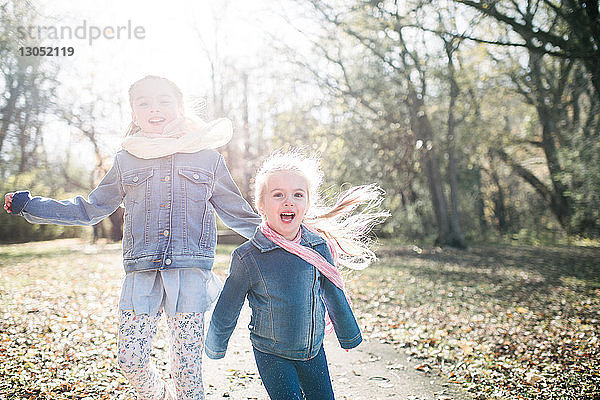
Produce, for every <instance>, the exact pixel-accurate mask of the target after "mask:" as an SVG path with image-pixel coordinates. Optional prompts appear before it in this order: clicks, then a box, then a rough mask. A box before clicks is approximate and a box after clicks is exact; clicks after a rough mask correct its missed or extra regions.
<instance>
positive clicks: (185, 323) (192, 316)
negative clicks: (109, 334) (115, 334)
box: [118, 310, 204, 400]
mask: <svg viewBox="0 0 600 400" xmlns="http://www.w3.org/2000/svg"><path fill="white" fill-rule="evenodd" d="M160 317H161V313H160V312H159V313H158V314H157V315H154V316H149V315H147V314H138V315H136V314H135V313H134V312H133V311H125V310H121V311H120V315H119V344H118V351H119V355H118V362H119V366H120V367H121V371H122V372H123V374H124V375H125V377H126V378H127V379H128V380H129V382H130V383H131V385H132V386H133V387H134V388H135V390H136V391H137V392H138V395H139V399H140V400H162V399H163V398H164V395H165V394H164V393H165V392H164V391H165V382H164V381H163V380H162V379H161V378H160V376H159V374H158V371H157V370H156V367H155V366H154V365H153V364H151V363H150V351H151V350H152V339H153V338H154V336H155V335H156V327H157V323H158V320H159V319H160ZM167 325H168V326H169V331H170V345H171V371H172V375H173V380H174V381H175V388H176V391H177V399H179V400H201V399H204V387H203V385H202V349H203V345H204V314H203V313H176V314H175V316H170V315H167Z"/></svg>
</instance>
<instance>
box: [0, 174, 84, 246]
mask: <svg viewBox="0 0 600 400" xmlns="http://www.w3.org/2000/svg"><path fill="white" fill-rule="evenodd" d="M22 189H23V190H29V191H30V193H31V195H32V196H43V197H52V198H57V199H59V200H60V199H65V198H70V197H74V196H75V195H77V193H68V192H66V190H67V189H69V185H68V184H67V183H66V182H65V179H64V176H62V175H61V174H60V173H59V171H58V169H57V168H55V167H52V166H48V167H45V168H37V169H33V170H31V171H29V172H25V173H22V174H17V175H13V176H11V177H10V178H9V179H8V180H7V181H5V182H3V184H2V185H1V186H0V191H1V192H2V198H4V193H7V192H14V191H16V190H22ZM0 226H1V227H2V228H1V229H0V242H5V243H6V242H9V243H11V242H28V241H37V240H48V239H57V238H68V237H82V236H87V235H89V230H90V229H91V228H86V227H81V226H61V225H52V224H48V225H46V224H30V223H29V222H27V221H26V220H25V218H23V217H21V216H15V215H10V214H7V213H5V212H4V210H3V212H2V213H0Z"/></svg>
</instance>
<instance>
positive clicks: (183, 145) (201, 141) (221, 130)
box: [121, 117, 233, 159]
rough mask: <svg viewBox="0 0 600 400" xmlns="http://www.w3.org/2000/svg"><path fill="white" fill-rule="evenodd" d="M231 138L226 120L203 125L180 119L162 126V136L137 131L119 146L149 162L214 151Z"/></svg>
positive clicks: (196, 121)
mask: <svg viewBox="0 0 600 400" xmlns="http://www.w3.org/2000/svg"><path fill="white" fill-rule="evenodd" d="M232 135H233V127H232V124H231V121H230V120H229V119H227V118H219V119H216V120H214V121H211V122H204V121H203V120H201V119H199V118H190V117H179V118H177V119H175V120H174V121H173V122H171V123H169V124H168V125H167V126H165V129H164V130H163V133H151V132H144V131H139V132H137V133H135V134H133V135H130V136H127V137H126V138H125V139H123V143H122V144H121V146H122V148H123V149H124V150H126V151H127V152H129V153H131V154H133V155H134V156H136V157H138V158H144V159H151V158H160V157H164V156H168V155H171V154H175V153H195V152H197V151H200V150H205V149H214V148H217V147H219V146H223V145H224V144H226V143H227V142H229V140H231V137H232Z"/></svg>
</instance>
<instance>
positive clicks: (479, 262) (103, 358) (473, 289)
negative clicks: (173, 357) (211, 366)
mask: <svg viewBox="0 0 600 400" xmlns="http://www.w3.org/2000/svg"><path fill="white" fill-rule="evenodd" d="M234 247H235V246H219V247H218V248H217V257H216V265H215V270H216V272H217V274H218V275H220V276H221V277H225V275H226V273H227V266H228V260H229V254H230V253H231V251H232V250H233V248H234ZM379 254H380V262H378V263H377V264H375V265H374V266H372V267H370V268H368V269H366V270H364V271H357V272H352V273H351V274H349V276H348V280H347V284H348V290H349V293H350V295H351V297H352V300H353V308H354V309H355V312H356V315H357V317H358V319H359V323H360V325H361V327H362V329H363V332H364V335H365V337H366V338H367V339H369V340H378V341H383V342H387V343H391V344H393V345H394V346H396V347H397V348H402V349H404V350H405V351H406V352H408V354H410V355H411V357H414V358H417V359H419V360H420V361H419V363H420V368H421V369H422V370H426V369H433V370H439V371H441V373H442V374H443V375H445V376H446V377H447V379H448V380H451V381H454V382H458V383H460V384H462V385H463V386H464V387H465V388H466V389H467V390H469V391H470V392H471V393H472V395H473V397H474V398H476V399H528V398H531V399H533V398H535V399H575V398H576V399H598V398H600V376H599V371H600V351H599V348H600V343H599V337H600V328H599V326H600V324H599V321H600V262H599V261H598V260H600V249H598V248H592V247H529V246H520V247H518V246H507V245H498V246H492V245H487V246H479V247H473V248H471V249H469V250H468V251H455V250H449V249H439V248H434V249H420V248H417V247H414V246H400V245H398V244H392V243H391V242H388V244H385V243H384V245H383V246H382V247H381V248H380V250H379ZM122 278H123V270H122V263H121V250H120V244H108V243H98V244H96V245H90V244H88V243H86V242H83V241H80V240H77V239H64V240H56V241H48V242H38V243H27V244H16V245H3V246H0V316H1V318H0V357H1V358H2V363H1V364H0V393H1V394H2V395H0V398H2V399H4V398H6V399H132V398H134V393H133V391H132V389H131V388H130V387H129V385H128V383H127V381H126V380H125V379H124V378H123V377H122V375H121V374H120V372H119V370H118V366H117V363H116V333H117V313H116V309H117V303H118V296H119V291H120V285H121V281H122ZM162 329H164V327H163V328H162ZM154 347H155V349H154V353H153V357H154V359H155V362H156V363H157V365H158V367H159V368H160V369H163V370H164V369H165V367H166V360H167V358H168V357H167V354H166V352H167V346H166V345H165V343H164V341H163V340H162V339H160V334H159V340H157V342H156V343H155V346H154ZM2 396H6V397H2Z"/></svg>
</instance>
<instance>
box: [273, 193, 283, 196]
mask: <svg viewBox="0 0 600 400" xmlns="http://www.w3.org/2000/svg"><path fill="white" fill-rule="evenodd" d="M273 197H283V194H282V193H273Z"/></svg>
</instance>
